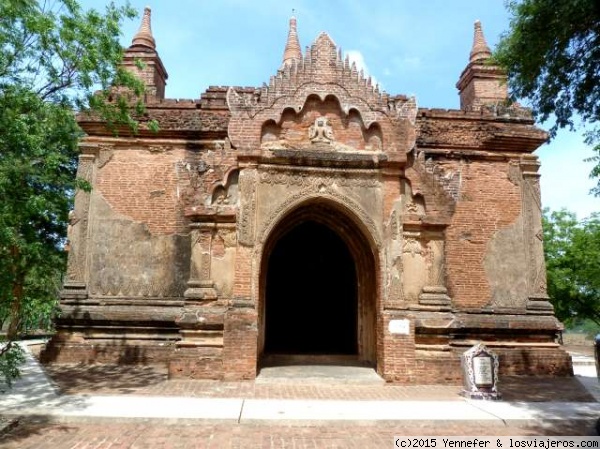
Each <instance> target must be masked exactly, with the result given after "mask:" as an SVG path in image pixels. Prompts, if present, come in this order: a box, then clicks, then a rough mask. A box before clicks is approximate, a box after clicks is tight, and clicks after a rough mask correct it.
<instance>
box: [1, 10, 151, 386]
mask: <svg viewBox="0 0 600 449" xmlns="http://www.w3.org/2000/svg"><path fill="white" fill-rule="evenodd" d="M133 16H135V12H134V11H133V10H132V9H131V7H129V6H128V5H126V6H123V7H116V6H115V5H114V4H113V3H110V4H109V5H108V6H107V7H106V10H105V12H104V13H100V12H98V11H95V10H89V11H83V10H82V9H81V7H80V6H79V5H78V3H77V2H76V1H75V0H53V1H37V0H2V1H1V2H0V198H1V201H0V324H2V323H4V324H5V325H6V324H7V325H8V331H7V335H6V337H5V341H4V342H3V343H2V342H0V376H2V377H3V379H4V382H5V383H7V384H8V385H10V382H11V380H12V379H14V378H15V377H16V376H17V375H18V364H19V363H20V362H21V361H22V353H21V351H20V349H19V347H18V346H17V345H16V344H15V343H14V341H15V340H16V338H18V336H19V335H20V334H22V333H25V332H27V331H29V330H31V329H39V328H45V327H47V326H49V325H50V323H51V318H52V314H53V312H55V309H56V301H57V297H58V294H57V293H58V289H59V286H60V284H61V275H62V273H63V272H64V269H65V262H66V257H65V252H64V250H63V245H64V242H65V234H66V225H67V219H68V212H69V210H70V209H71V208H72V203H73V193H74V192H75V190H76V188H89V186H87V185H85V183H83V182H82V181H80V180H77V179H76V169H77V148H78V139H79V138H80V137H81V136H82V132H81V130H80V128H79V127H78V125H77V122H76V119H75V113H76V112H83V111H89V112H91V113H93V114H97V115H99V116H100V117H102V118H103V119H104V120H106V121H107V122H108V123H109V124H121V123H124V124H128V125H130V126H132V127H134V128H135V125H136V121H135V119H134V117H135V114H136V113H139V112H140V111H142V110H143V106H142V103H141V101H139V100H137V101H136V100H135V99H136V98H137V99H139V98H141V94H142V93H143V91H144V86H143V83H142V82H141V81H140V80H138V79H137V78H135V77H134V76H133V75H132V74H130V73H129V72H127V71H125V70H124V69H122V68H121V67H119V63H120V62H121V61H122V58H123V50H122V48H121V45H120V43H119V36H120V31H119V30H120V23H121V22H122V20H124V19H127V18H132V17H133ZM115 88H117V89H121V88H122V89H121V90H120V91H121V92H125V91H126V92H128V96H124V95H122V96H117V99H116V100H115V101H108V100H109V95H110V93H111V89H115ZM98 89H99V91H97V90H98ZM95 91H96V92H95ZM112 92H114V90H113V91H112ZM132 106H133V108H132ZM1 380H2V379H0V381H1Z"/></svg>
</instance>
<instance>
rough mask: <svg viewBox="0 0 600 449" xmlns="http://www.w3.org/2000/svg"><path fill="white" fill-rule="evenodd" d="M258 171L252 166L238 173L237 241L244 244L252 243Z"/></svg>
mask: <svg viewBox="0 0 600 449" xmlns="http://www.w3.org/2000/svg"><path fill="white" fill-rule="evenodd" d="M257 184H258V173H257V171H256V169H254V168H246V169H244V170H242V171H241V172H240V175H239V191H240V196H241V200H240V210H239V218H238V242H239V243H240V244H242V245H245V246H252V245H253V244H254V227H255V221H256V186H257Z"/></svg>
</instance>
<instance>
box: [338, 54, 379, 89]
mask: <svg viewBox="0 0 600 449" xmlns="http://www.w3.org/2000/svg"><path fill="white" fill-rule="evenodd" d="M346 56H348V59H349V60H350V64H352V63H353V62H354V63H355V64H356V69H357V70H358V71H359V72H360V71H361V70H362V71H363V72H364V74H365V78H368V77H369V76H370V77H371V81H372V83H373V85H376V84H379V90H383V86H382V85H381V83H380V82H379V81H378V80H377V78H375V77H374V76H373V75H372V74H371V72H370V71H369V67H367V64H366V62H365V58H364V56H363V55H362V53H361V52H360V51H358V50H348V51H347V52H346Z"/></svg>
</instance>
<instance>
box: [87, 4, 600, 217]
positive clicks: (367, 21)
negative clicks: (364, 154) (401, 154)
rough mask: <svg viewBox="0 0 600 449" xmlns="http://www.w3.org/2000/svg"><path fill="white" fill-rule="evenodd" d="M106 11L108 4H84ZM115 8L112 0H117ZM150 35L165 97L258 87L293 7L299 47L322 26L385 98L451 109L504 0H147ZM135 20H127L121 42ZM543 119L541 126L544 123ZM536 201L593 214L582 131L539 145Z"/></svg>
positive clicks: (504, 18) (495, 34) (502, 13)
mask: <svg viewBox="0 0 600 449" xmlns="http://www.w3.org/2000/svg"><path fill="white" fill-rule="evenodd" d="M81 3H82V4H83V6H84V7H95V8H97V9H103V7H104V5H105V4H106V1H101V0H82V2H81ZM116 3H117V4H119V3H120V2H119V1H116ZM130 3H131V5H132V6H134V8H136V9H137V10H138V11H139V12H140V16H141V13H142V11H143V8H144V6H146V5H148V6H150V7H151V8H152V31H153V34H154V38H155V40H156V45H157V50H158V52H159V54H160V56H161V58H162V60H163V63H164V65H165V68H166V69H167V71H168V73H169V79H168V81H167V91H166V95H167V97H169V98H198V97H199V96H200V94H201V93H202V92H203V91H204V90H205V89H206V88H207V87H208V86H210V85H234V86H261V85H262V83H263V82H268V80H269V77H270V76H271V75H273V74H275V73H276V71H277V69H278V67H279V66H280V64H281V57H282V54H283V49H284V45H285V40H286V37H287V30H288V22H289V18H290V16H291V14H292V9H294V10H295V16H296V18H297V20H298V35H299V38H300V44H301V46H302V48H304V47H306V46H307V45H310V44H311V43H312V42H313V40H314V39H315V38H316V37H317V36H318V34H319V33H320V32H321V31H326V32H327V33H328V34H329V35H330V36H331V38H332V39H333V40H334V42H335V43H336V44H337V45H338V46H340V47H341V48H342V51H343V52H344V53H349V54H350V56H351V57H352V58H353V59H354V60H355V61H356V62H357V63H358V64H361V65H362V66H363V67H364V69H365V71H366V72H368V74H370V75H371V76H373V77H374V78H375V79H376V80H377V81H378V82H379V84H380V86H381V87H382V88H383V89H384V90H385V91H387V92H389V93H390V94H407V95H415V96H416V98H417V104H418V105H419V106H422V107H436V108H448V109H458V108H459V98H458V92H457V90H456V87H455V84H456V81H457V80H458V77H459V76H460V73H461V71H462V70H463V69H464V67H465V65H466V63H467V61H468V58H469V52H470V49H471V45H472V40H473V22H474V21H475V20H477V19H479V20H481V22H482V25H483V30H484V33H485V36H486V39H487V41H488V44H489V45H490V47H492V48H493V47H494V45H495V44H496V42H497V41H498V39H499V37H500V35H501V34H502V32H504V31H505V30H507V29H508V25H509V15H508V13H507V12H506V10H505V8H504V2H503V1H502V0H452V1H448V0H427V1H414V0H411V1H408V0H382V1H380V0H370V1H364V0H347V1H337V0H328V1H325V0H320V1H317V0H295V1H293V2H290V1H285V0H255V1H243V0H211V1H208V0H172V1H167V0H153V2H151V1H150V0H146V1H138V0H133V1H130ZM138 26H139V18H138V19H135V20H134V21H131V22H128V23H125V24H124V27H123V45H124V46H128V45H129V44H130V43H131V38H132V37H133V35H134V34H135V32H136V31H137V28H138ZM547 126H548V125H542V127H547ZM537 154H538V156H539V157H540V159H541V161H542V169H541V173H542V178H541V185H542V202H543V204H544V206H548V207H550V208H551V209H560V208H563V207H565V208H567V209H569V210H572V211H574V212H576V213H577V215H578V217H579V218H584V217H585V216H587V215H589V214H590V213H591V212H594V211H600V198H594V197H592V196H591V195H589V194H588V192H589V189H590V188H591V187H593V185H594V181H593V180H590V179H588V174H589V172H590V170H591V168H592V166H593V164H591V163H584V162H583V159H584V158H586V157H590V156H592V154H593V153H592V152H591V150H590V149H589V148H588V147H586V146H585V145H584V144H583V139H582V138H581V134H580V133H571V132H567V131H562V132H560V133H559V135H558V136H557V137H556V139H555V140H554V141H553V142H552V143H551V144H547V145H544V146H543V147H542V148H540V149H539V150H538V151H537Z"/></svg>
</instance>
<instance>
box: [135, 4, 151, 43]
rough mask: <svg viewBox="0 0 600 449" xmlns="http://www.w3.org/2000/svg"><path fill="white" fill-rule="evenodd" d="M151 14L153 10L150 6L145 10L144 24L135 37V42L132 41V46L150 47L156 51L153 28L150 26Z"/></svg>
mask: <svg viewBox="0 0 600 449" xmlns="http://www.w3.org/2000/svg"><path fill="white" fill-rule="evenodd" d="M150 14H151V10H150V7H149V6H146V7H145V8H144V15H143V17H142V23H141V25H140V29H139V30H138V32H137V33H136V35H135V36H133V40H132V41H131V45H141V46H144V47H149V48H151V49H153V50H154V49H156V42H154V37H153V36H152V26H151V24H150Z"/></svg>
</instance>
